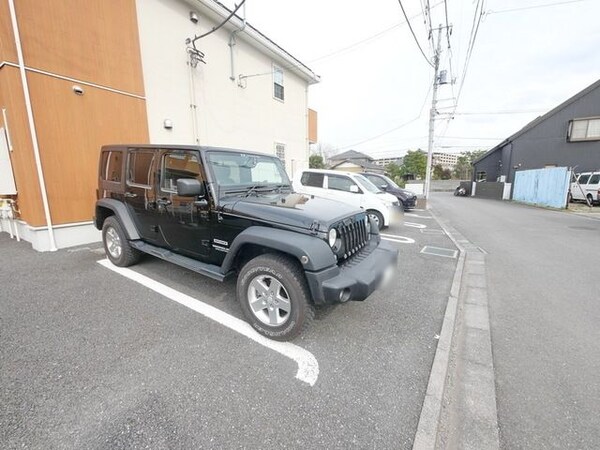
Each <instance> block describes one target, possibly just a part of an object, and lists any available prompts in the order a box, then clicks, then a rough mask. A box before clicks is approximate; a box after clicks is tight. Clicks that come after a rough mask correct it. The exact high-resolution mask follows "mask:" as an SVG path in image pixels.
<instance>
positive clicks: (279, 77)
mask: <svg viewBox="0 0 600 450" xmlns="http://www.w3.org/2000/svg"><path fill="white" fill-rule="evenodd" d="M273 97H275V98H276V99H278V100H281V101H283V100H284V97H285V96H284V89H283V69H282V68H281V67H277V66H273Z"/></svg>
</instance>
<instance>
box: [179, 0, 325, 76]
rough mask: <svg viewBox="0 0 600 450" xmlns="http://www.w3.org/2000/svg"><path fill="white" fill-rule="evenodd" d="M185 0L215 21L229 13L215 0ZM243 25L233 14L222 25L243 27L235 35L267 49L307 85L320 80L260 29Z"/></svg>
mask: <svg viewBox="0 0 600 450" xmlns="http://www.w3.org/2000/svg"><path fill="white" fill-rule="evenodd" d="M185 1H186V2H187V3H188V4H190V5H192V6H194V7H198V8H200V9H201V10H202V12H203V13H205V14H206V15H207V16H209V17H210V18H212V19H213V20H215V21H217V22H221V21H223V20H225V19H226V18H227V17H228V16H229V15H230V14H231V10H229V9H228V8H227V7H226V6H225V5H223V4H222V3H219V2H218V1H216V0H185ZM245 25H246V26H245V27H244V21H243V19H242V18H241V17H239V16H238V15H234V16H233V17H232V18H231V19H230V20H229V22H228V23H227V24H225V25H224V26H223V27H224V28H226V29H229V30H230V31H234V30H236V29H237V30H239V29H241V28H242V27H244V29H243V30H242V31H240V33H239V34H238V35H237V36H238V37H242V38H245V40H246V41H247V42H248V43H249V44H250V45H253V46H254V47H255V48H258V49H259V50H262V51H264V50H267V51H268V53H270V54H271V56H273V57H274V59H276V60H278V62H280V63H283V65H284V66H285V67H284V69H287V70H289V71H291V72H293V73H295V74H296V75H297V76H299V77H300V78H301V79H303V80H305V81H306V82H307V83H308V84H309V85H311V84H316V83H319V82H320V81H321V77H320V76H319V75H317V74H316V73H315V72H313V71H312V70H311V69H310V68H309V67H308V66H306V65H305V64H304V63H302V62H301V61H300V60H299V59H297V58H295V57H294V56H292V55H291V54H290V53H289V52H287V51H286V50H284V49H283V48H282V47H280V46H279V45H277V44H276V43H275V42H273V41H272V40H271V39H269V38H268V37H267V36H265V35H264V34H262V33H261V32H260V31H258V30H257V29H256V28H254V27H253V26H252V25H250V23H248V22H246V24H245Z"/></svg>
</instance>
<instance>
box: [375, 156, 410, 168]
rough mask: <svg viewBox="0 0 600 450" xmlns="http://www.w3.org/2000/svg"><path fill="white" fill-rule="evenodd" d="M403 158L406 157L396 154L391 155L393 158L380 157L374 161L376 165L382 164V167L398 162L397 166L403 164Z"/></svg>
mask: <svg viewBox="0 0 600 450" xmlns="http://www.w3.org/2000/svg"><path fill="white" fill-rule="evenodd" d="M403 159H404V158H402V157H401V156H395V157H391V158H379V159H375V160H374V161H373V163H375V164H376V165H378V166H381V167H385V166H387V165H388V164H396V165H397V166H401V165H402V160H403Z"/></svg>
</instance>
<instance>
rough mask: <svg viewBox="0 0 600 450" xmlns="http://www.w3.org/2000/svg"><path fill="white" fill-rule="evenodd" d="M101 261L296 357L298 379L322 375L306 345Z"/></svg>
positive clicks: (310, 380) (313, 380) (311, 381)
mask: <svg viewBox="0 0 600 450" xmlns="http://www.w3.org/2000/svg"><path fill="white" fill-rule="evenodd" d="M98 264H100V265H102V266H103V267H106V268H107V269H110V270H112V271H113V272H116V273H118V274H119V275H122V276H124V277H126V278H129V279H130V280H133V281H135V282H137V283H139V284H141V285H143V286H145V287H147V288H148V289H152V290H153V291H154V292H157V293H159V294H161V295H163V296H165V297H167V298H169V299H171V300H173V301H175V302H177V303H179V304H181V305H183V306H186V307H188V308H190V309H192V310H194V311H196V312H198V313H200V314H202V315H203V316H204V317H207V318H209V319H211V320H214V321H215V322H217V323H220V324H221V325H223V326H226V327H227V328H229V329H230V330H233V331H235V332H237V333H239V334H241V335H243V336H246V337H247V338H248V339H251V340H253V341H254V342H256V343H258V344H260V345H262V346H264V347H267V348H269V349H271V350H274V351H276V352H277V353H280V354H282V355H283V356H286V357H288V358H290V359H292V360H294V361H295V362H296V363H297V364H298V372H297V373H296V378H297V379H299V380H300V381H303V382H305V383H307V384H309V385H310V386H314V385H315V383H316V382H317V378H318V377H319V363H318V361H317V359H316V358H315V357H314V355H313V354H312V353H310V352H309V351H307V350H305V349H303V348H302V347H298V346H297V345H295V344H292V343H290V342H279V341H273V340H271V339H267V338H266V337H264V336H262V335H260V334H258V333H257V332H256V331H254V329H253V328H252V327H251V326H250V324H248V323H246V322H244V321H243V320H240V319H238V318H237V317H233V316H231V315H229V314H227V313H225V312H223V311H221V310H220V309H217V308H215V307H213V306H210V305H208V304H206V303H203V302H201V301H200V300H197V299H195V298H193V297H190V296H189V295H186V294H184V293H182V292H179V291H176V290H175V289H173V288H170V287H168V286H166V285H164V284H162V283H159V282H158V281H155V280H153V279H151V278H149V277H147V276H145V275H142V274H140V273H137V272H135V271H133V270H131V269H126V268H123V267H117V266H115V265H113V264H112V263H111V262H110V261H109V260H108V259H103V260H100V261H98Z"/></svg>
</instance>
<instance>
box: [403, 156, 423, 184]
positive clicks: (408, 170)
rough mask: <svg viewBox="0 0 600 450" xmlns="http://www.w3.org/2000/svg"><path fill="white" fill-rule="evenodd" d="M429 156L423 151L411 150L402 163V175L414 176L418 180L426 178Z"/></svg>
mask: <svg viewBox="0 0 600 450" xmlns="http://www.w3.org/2000/svg"><path fill="white" fill-rule="evenodd" d="M426 170H427V154H426V153H425V152H424V151H423V150H416V151H412V150H409V151H408V153H406V155H405V156H404V160H403V162H402V175H403V176H404V175H408V174H412V175H414V177H415V178H417V179H423V178H425V171H426Z"/></svg>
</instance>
